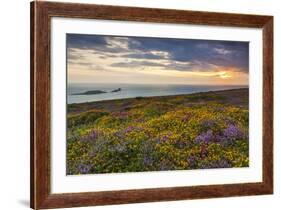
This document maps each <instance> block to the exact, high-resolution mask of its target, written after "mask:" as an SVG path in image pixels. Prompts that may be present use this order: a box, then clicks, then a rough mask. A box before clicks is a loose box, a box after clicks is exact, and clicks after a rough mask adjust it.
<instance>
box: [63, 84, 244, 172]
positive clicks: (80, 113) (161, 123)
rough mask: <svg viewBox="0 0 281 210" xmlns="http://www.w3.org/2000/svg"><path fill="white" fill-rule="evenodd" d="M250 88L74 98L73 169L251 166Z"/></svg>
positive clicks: (70, 121)
mask: <svg viewBox="0 0 281 210" xmlns="http://www.w3.org/2000/svg"><path fill="white" fill-rule="evenodd" d="M248 133H249V110H248V89H236V90H225V91H217V92H206V93H195V94H189V95H176V96H158V97H137V98H130V99H118V100H108V101H99V102H89V103H80V104H69V105H68V114H67V174H68V175H77V174H98V173H124V172H144V171H167V170H194V169H210V168H234V167H248V166H249V141H248V140H249V135H248Z"/></svg>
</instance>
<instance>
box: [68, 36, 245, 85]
mask: <svg viewBox="0 0 281 210" xmlns="http://www.w3.org/2000/svg"><path fill="white" fill-rule="evenodd" d="M67 73H68V82H69V83H132V84H187V85H189V84H190V85H197V84H202V85H248V76H249V75H248V73H249V44H248V42H233V41H211V40H192V39H171V38H146V37H117V36H102V35H81V34H67Z"/></svg>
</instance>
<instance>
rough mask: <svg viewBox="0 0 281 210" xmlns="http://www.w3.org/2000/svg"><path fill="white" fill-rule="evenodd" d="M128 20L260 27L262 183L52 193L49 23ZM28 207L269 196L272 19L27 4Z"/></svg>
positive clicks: (271, 184) (271, 165) (270, 181)
mask: <svg viewBox="0 0 281 210" xmlns="http://www.w3.org/2000/svg"><path fill="white" fill-rule="evenodd" d="M52 17H66V18H82V19H85V18H87V19H106V20H126V21H141V22H155V23H180V24H196V25H211V26H231V27H248V28H260V29H262V31H263V32H262V33H263V137H262V138H263V157H262V159H263V160H262V161H263V169H262V171H263V173H262V174H263V175H262V177H263V178H262V182H258V183H243V184H242V183H241V184H224V185H204V186H187V187H170V188H151V189H140V190H121V191H105V192H80V193H66V194H51V189H50V185H51V177H50V170H51V169H50V168H51V167H50V164H51V163H50V154H51V147H50V132H51V127H50V121H51V118H52V116H51V105H50V98H51V96H50V94H51V92H50V83H51V75H50V59H51V56H50V42H51V40H50V32H51V27H50V26H51V24H50V21H51V18H52ZM30 181H31V186H30V191H31V194H30V199H31V202H30V203H31V208H34V209H46V208H62V207H78V206H91V205H107V204H125V203H139V202H155V201H172V200H183V199H202V198H215V197H228V196H249V195H261V194H272V193H273V17H272V16H259V15H246V14H228V13H215V12H197V11H183V10H166V9H150V8H134V7H118V6H101V5H91V4H75V3H55V2H43V1H42V2H41V1H35V2H32V3H31V178H30Z"/></svg>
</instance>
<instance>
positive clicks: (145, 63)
mask: <svg viewBox="0 0 281 210" xmlns="http://www.w3.org/2000/svg"><path fill="white" fill-rule="evenodd" d="M143 66H149V67H165V65H164V64H160V63H156V62H150V61H131V62H119V63H113V64H111V67H118V68H135V67H143Z"/></svg>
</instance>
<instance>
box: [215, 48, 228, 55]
mask: <svg viewBox="0 0 281 210" xmlns="http://www.w3.org/2000/svg"><path fill="white" fill-rule="evenodd" d="M214 51H215V52H216V53H218V54H221V55H229V54H231V53H232V51H231V50H226V49H223V48H214Z"/></svg>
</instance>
